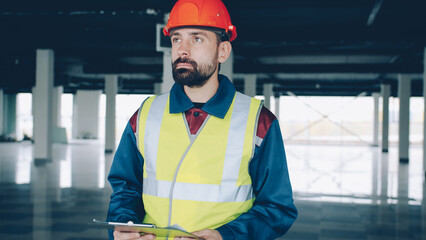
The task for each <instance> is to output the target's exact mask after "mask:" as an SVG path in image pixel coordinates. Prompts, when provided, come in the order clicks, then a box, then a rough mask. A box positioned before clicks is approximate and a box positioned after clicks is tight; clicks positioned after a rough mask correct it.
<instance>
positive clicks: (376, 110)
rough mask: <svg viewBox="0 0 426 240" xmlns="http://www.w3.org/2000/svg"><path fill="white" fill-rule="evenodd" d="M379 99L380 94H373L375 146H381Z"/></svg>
mask: <svg viewBox="0 0 426 240" xmlns="http://www.w3.org/2000/svg"><path fill="white" fill-rule="evenodd" d="M379 98H380V93H373V100H374V113H373V115H374V117H373V146H374V147H377V146H379Z"/></svg>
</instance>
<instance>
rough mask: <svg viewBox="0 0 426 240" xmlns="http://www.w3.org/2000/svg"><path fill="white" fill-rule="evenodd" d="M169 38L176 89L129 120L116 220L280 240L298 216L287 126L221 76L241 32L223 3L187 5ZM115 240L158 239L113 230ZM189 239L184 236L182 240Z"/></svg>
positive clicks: (116, 186)
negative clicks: (284, 132) (285, 139)
mask: <svg viewBox="0 0 426 240" xmlns="http://www.w3.org/2000/svg"><path fill="white" fill-rule="evenodd" d="M164 33H165V35H167V36H170V39H171V42H172V66H173V78H174V80H175V84H174V85H173V87H172V89H171V90H170V92H168V93H164V94H161V95H158V96H153V97H150V98H148V99H147V100H145V101H144V103H143V104H142V106H141V107H140V108H139V110H138V111H137V112H136V113H135V114H134V115H133V117H132V118H131V119H130V120H129V123H128V125H127V127H126V129H125V131H124V133H123V136H122V139H121V142H120V145H119V147H118V149H117V152H116V154H115V157H114V161H113V164H112V167H111V171H110V173H109V176H108V180H109V181H110V183H111V186H112V188H113V191H114V192H113V194H112V195H111V202H110V207H109V211H108V218H107V220H108V221H114V222H128V221H132V222H135V223H152V224H155V225H156V226H159V227H167V226H171V225H175V224H178V225H179V226H181V227H183V228H184V229H185V230H187V231H189V232H193V234H194V235H196V236H200V237H202V238H203V239H206V240H221V239H224V240H226V239H245V240H247V239H253V240H254V239H256V240H262V239H275V238H277V237H279V236H282V235H283V234H285V233H286V232H287V231H288V229H289V228H290V226H291V225H292V224H293V222H294V220H295V219H296V217H297V210H296V208H295V206H294V204H293V198H292V189H291V184H290V180H289V175H288V170H287V163H286V157H285V151H284V145H283V140H282V136H281V131H280V127H279V124H278V120H277V119H276V117H275V116H274V115H273V114H272V113H271V112H270V111H269V110H268V109H266V108H265V107H263V104H262V102H261V101H259V100H257V99H255V98H251V97H248V96H246V95H243V94H241V93H239V92H236V90H235V88H234V86H233V85H232V83H231V82H230V80H229V79H228V78H227V77H226V76H224V75H220V74H219V73H218V72H219V68H220V64H221V63H224V62H225V61H226V60H227V58H228V57H229V55H230V53H231V50H232V45H231V43H230V42H231V41H233V40H234V39H235V38H236V36H237V33H236V28H235V26H233V25H232V24H231V20H230V17H229V14H228V11H227V9H226V7H225V6H224V4H223V3H222V2H221V1H220V0H179V1H178V2H177V3H176V4H175V6H174V7H173V9H172V11H171V13H170V17H169V21H168V23H167V25H166V27H165V28H164ZM110 238H111V239H113V238H114V239H139V240H142V239H155V236H154V235H150V234H148V235H143V236H141V235H140V234H139V233H128V232H119V231H114V232H112V231H111V233H110ZM180 239H185V238H180Z"/></svg>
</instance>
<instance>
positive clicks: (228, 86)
mask: <svg viewBox="0 0 426 240" xmlns="http://www.w3.org/2000/svg"><path fill="white" fill-rule="evenodd" d="M234 95H235V87H234V85H232V83H231V81H229V79H228V78H227V77H226V76H224V75H221V74H219V88H218V90H217V92H216V94H215V95H214V96H213V97H212V98H210V100H209V101H208V102H206V104H204V106H203V107H202V108H201V110H203V111H205V112H207V113H208V114H210V115H213V116H215V117H218V118H222V119H223V118H224V117H225V115H226V113H227V112H228V110H229V107H230V106H231V104H232V101H233V99H234ZM193 107H194V104H193V103H192V102H191V100H190V99H189V98H188V96H186V94H185V92H184V90H183V87H182V86H181V85H179V84H177V83H175V84H174V85H173V87H172V89H171V90H170V113H181V112H185V111H187V110H189V109H191V108H193Z"/></svg>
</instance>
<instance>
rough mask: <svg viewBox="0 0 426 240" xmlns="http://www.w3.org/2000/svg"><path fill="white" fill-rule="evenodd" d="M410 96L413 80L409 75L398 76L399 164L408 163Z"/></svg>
mask: <svg viewBox="0 0 426 240" xmlns="http://www.w3.org/2000/svg"><path fill="white" fill-rule="evenodd" d="M410 96H411V78H410V76H408V75H405V74H400V75H398V97H399V137H398V139H399V141H398V153H399V162H401V163H408V159H409V150H408V149H409V146H410Z"/></svg>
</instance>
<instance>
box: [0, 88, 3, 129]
mask: <svg viewBox="0 0 426 240" xmlns="http://www.w3.org/2000/svg"><path fill="white" fill-rule="evenodd" d="M3 117H4V114H3V89H0V136H1V135H3Z"/></svg>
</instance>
